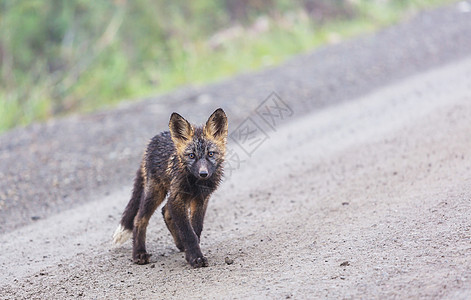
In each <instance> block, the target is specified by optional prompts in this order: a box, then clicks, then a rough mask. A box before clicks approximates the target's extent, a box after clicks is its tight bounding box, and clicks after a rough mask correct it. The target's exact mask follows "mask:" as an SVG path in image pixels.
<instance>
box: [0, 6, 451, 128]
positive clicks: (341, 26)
mask: <svg viewBox="0 0 471 300" xmlns="http://www.w3.org/2000/svg"><path fill="white" fill-rule="evenodd" d="M446 2H452V1H450V0H410V1H406V0H299V1H290V0H239V1H238V0H220V1H214V0H212V1H211V0H194V1H183V0H174V1H171V0H160V1H156V0H134V1H131V0H129V1H126V0H114V1H93V0H0V72H1V73H0V132H1V131H3V130H6V129H8V128H12V127H15V126H18V125H25V124H28V123H31V122H33V121H37V120H45V119H47V118H50V117H53V116H57V115H63V114H66V113H70V112H77V111H79V112H84V111H92V110H95V109H97V108H100V107H103V106H107V105H112V104H115V103H117V102H119V101H122V100H123V99H130V98H139V97H143V96H149V95H153V94H157V93H162V92H165V91H168V90H171V89H174V88H176V87H178V86H181V85H185V84H201V83H206V82H210V81H214V80H217V79H221V78H224V77H228V76H230V75H233V74H235V73H239V72H244V71H248V70H253V69H257V68H260V67H263V66H269V65H275V64H278V63H280V62H282V61H284V60H285V59H286V58H288V57H290V56H291V55H293V54H297V53H302V52H305V51H308V50H311V49H313V48H315V47H316V46H318V45H320V44H325V43H333V42H337V41H339V40H341V39H344V38H347V37H349V36H352V35H356V34H358V33H363V32H367V31H371V30H374V29H376V28H378V27H381V26H384V25H387V24H390V23H392V22H395V21H397V20H398V19H399V18H400V17H403V16H405V15H406V16H407V15H408V14H411V13H413V12H415V11H417V10H419V9H421V8H424V7H429V6H432V5H436V4H441V3H446Z"/></svg>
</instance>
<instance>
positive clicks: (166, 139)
mask: <svg viewBox="0 0 471 300" xmlns="http://www.w3.org/2000/svg"><path fill="white" fill-rule="evenodd" d="M227 132H228V121H227V116H226V114H225V112H224V110H222V108H218V109H216V110H215V111H214V112H213V113H212V114H211V116H210V117H209V118H208V120H207V121H206V124H204V126H195V125H192V124H190V123H189V122H188V121H187V120H185V119H184V118H183V117H182V116H181V115H179V114H178V113H176V112H174V113H172V115H171V116H170V121H169V130H168V131H164V132H161V133H159V134H157V135H156V136H154V137H153V138H152V139H151V140H150V142H149V143H148V146H147V148H146V150H145V152H144V155H143V158H142V161H141V164H140V166H139V168H138V170H137V173H136V177H135V179H134V186H133V190H132V194H131V199H130V200H129V203H128V204H127V206H126V207H125V209H124V212H123V214H122V217H121V221H120V223H119V225H118V227H117V228H116V231H115V232H114V234H113V243H114V244H115V245H121V244H123V243H124V242H125V241H126V240H128V239H129V238H130V237H131V236H132V260H133V262H134V263H136V264H139V265H144V264H148V263H149V258H150V256H151V254H149V253H147V251H146V229H147V225H148V223H149V219H150V218H151V216H152V215H153V214H154V212H155V210H156V209H157V207H159V206H160V205H161V204H162V202H164V200H165V198H167V202H166V203H165V205H164V206H163V207H162V216H163V219H164V222H165V224H166V226H167V229H168V230H169V231H170V234H171V235H172V237H173V240H174V242H175V246H176V247H177V248H178V250H180V251H181V252H185V259H186V261H187V262H188V263H189V264H190V265H191V266H192V267H193V268H200V267H207V266H208V259H207V258H206V257H205V256H204V255H203V253H202V252H201V249H200V245H199V244H200V238H201V232H202V230H203V221H204V216H205V214H206V210H207V207H208V201H209V198H210V196H211V194H212V193H213V192H214V191H215V190H216V189H217V187H218V186H219V185H220V183H221V180H222V177H223V173H224V169H223V164H224V157H225V152H226V143H227Z"/></svg>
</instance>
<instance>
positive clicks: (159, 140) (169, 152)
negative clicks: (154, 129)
mask: <svg viewBox="0 0 471 300" xmlns="http://www.w3.org/2000/svg"><path fill="white" fill-rule="evenodd" d="M173 155H175V145H174V143H173V141H172V139H171V137H170V132H169V131H164V132H161V133H159V134H157V135H156V136H154V137H153V138H152V140H151V141H150V142H149V145H148V146H147V149H146V152H145V155H144V161H143V163H144V170H145V173H146V174H145V175H146V177H147V178H154V179H158V180H159V181H161V182H162V183H168V182H169V181H170V179H169V178H168V173H167V169H168V165H169V161H170V157H171V156H173Z"/></svg>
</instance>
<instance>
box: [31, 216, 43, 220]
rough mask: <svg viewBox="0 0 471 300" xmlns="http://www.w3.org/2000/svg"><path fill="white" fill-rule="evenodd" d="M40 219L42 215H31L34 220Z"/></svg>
mask: <svg viewBox="0 0 471 300" xmlns="http://www.w3.org/2000/svg"><path fill="white" fill-rule="evenodd" d="M39 219H41V217H40V216H32V217H31V220H33V221H37V220H39Z"/></svg>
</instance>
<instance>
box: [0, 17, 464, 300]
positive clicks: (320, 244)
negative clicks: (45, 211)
mask: <svg viewBox="0 0 471 300" xmlns="http://www.w3.org/2000/svg"><path fill="white" fill-rule="evenodd" d="M469 18H471V16H469ZM432 65H433V64H432ZM281 100H282V101H283V102H281V101H280V99H278V98H276V97H275V98H268V100H267V102H265V103H264V104H262V106H261V107H260V109H259V112H263V109H264V108H266V106H264V105H266V104H274V103H277V104H279V105H280V107H281V108H284V109H285V110H282V111H281V113H283V115H282V116H283V118H284V120H283V122H281V119H280V118H276V117H275V118H274V119H271V118H270V117H269V116H267V115H264V114H257V113H256V111H253V112H252V113H247V114H246V117H248V118H247V119H244V118H240V121H239V122H238V123H237V124H233V125H232V126H233V127H232V135H231V138H230V139H229V140H230V144H229V148H230V149H231V150H232V152H231V154H230V157H229V158H230V159H229V160H230V166H231V167H232V168H234V170H232V171H231V172H228V174H227V178H226V179H225V181H224V183H223V184H222V186H221V187H220V189H219V190H218V191H217V192H216V193H215V194H214V196H213V197H212V199H211V202H210V205H209V208H208V212H207V217H206V222H205V229H204V231H203V236H202V241H201V245H202V250H203V252H204V253H205V254H206V256H207V258H208V260H209V267H207V268H203V269H191V268H190V267H189V266H188V265H187V263H186V262H185V260H184V258H183V255H182V253H180V252H178V251H177V249H176V248H175V247H174V246H173V243H172V240H171V237H170V234H169V233H168V232H167V230H166V228H165V225H164V223H163V221H162V218H161V216H160V214H156V215H155V216H154V217H153V218H152V219H151V222H150V225H149V230H148V251H149V252H150V253H152V254H153V256H152V257H151V263H150V264H149V265H145V266H138V265H133V264H132V262H131V259H130V255H131V244H130V242H127V243H126V244H124V245H123V246H121V247H119V248H112V247H111V235H112V232H113V230H114V229H115V227H116V226H117V224H118V222H119V216H120V214H121V212H122V210H123V208H124V206H125V204H126V203H127V201H128V199H129V196H130V189H131V181H129V183H128V184H127V185H124V186H121V187H120V188H113V190H111V191H110V192H109V193H108V194H107V195H106V196H101V194H100V195H97V196H96V197H95V198H91V197H89V200H88V201H83V202H81V203H82V204H80V205H75V206H72V207H71V208H69V209H62V210H60V211H58V212H57V213H51V214H50V215H49V216H48V217H47V218H41V219H39V220H37V221H34V222H32V223H31V224H29V225H25V226H19V227H16V229H14V230H13V231H7V230H5V233H3V234H2V235H0V245H1V250H2V254H1V256H0V266H1V270H2V272H0V283H1V286H0V298H1V299H67V298H81V299H168V298H176V299H188V298H205V299H219V298H244V299H245V298H276V299H279V298H293V299H312V298H331V299H338V298H346V299H349V298H354V299H357V298H367V299H374V298H376V299H384V298H397V299H404V298H423V299H431V298H441V299H470V298H471V218H470V217H469V216H470V214H471V150H470V149H471V118H470V116H471V56H468V57H466V56H464V57H457V58H456V59H455V60H454V61H452V62H449V63H446V64H440V65H433V67H431V68H429V70H427V71H421V72H418V73H417V74H415V75H410V76H407V77H403V78H402V79H401V80H394V81H389V82H388V83H387V84H383V85H381V86H378V87H377V88H375V89H372V90H371V91H370V92H368V93H364V94H363V95H360V96H357V97H352V98H351V99H348V101H341V102H339V103H337V104H335V105H329V106H326V107H324V108H322V109H316V110H310V111H309V110H308V111H304V112H301V111H300V110H299V109H298V106H296V105H292V106H291V105H290V104H291V102H290V101H288V100H286V98H285V97H283V95H282V96H281ZM201 101H202V102H204V99H203V100H201ZM276 101H277V102H276ZM284 105H286V106H284ZM272 106H273V105H272ZM255 107H256V106H255ZM209 112H210V111H208V113H209ZM272 112H273V111H272ZM279 113H280V111H278V116H279V117H280V116H281V115H280V114H279ZM185 116H186V115H185ZM203 116H204V114H203V113H201V114H199V113H198V114H197V115H196V116H194V117H191V116H189V117H188V118H189V119H192V120H195V118H196V120H195V121H199V122H203V121H204V117H203ZM229 117H230V116H229ZM198 118H199V119H198ZM266 121H267V122H266ZM273 121H274V123H270V122H273ZM50 126H54V125H50ZM253 130H255V131H256V132H257V133H258V135H256V136H245V135H244V133H247V132H251V131H253ZM246 137H247V139H246ZM247 153H250V155H248V154H247ZM237 158H238V159H239V160H237ZM237 163H240V165H239V164H237ZM136 166H137V164H136ZM90 180H93V178H90Z"/></svg>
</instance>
